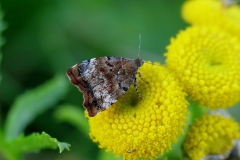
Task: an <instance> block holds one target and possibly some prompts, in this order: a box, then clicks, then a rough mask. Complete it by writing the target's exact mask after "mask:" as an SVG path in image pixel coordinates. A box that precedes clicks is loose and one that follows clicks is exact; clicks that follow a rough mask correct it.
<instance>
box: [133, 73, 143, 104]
mask: <svg viewBox="0 0 240 160" xmlns="http://www.w3.org/2000/svg"><path fill="white" fill-rule="evenodd" d="M137 83H138V80H137V78H136V77H135V78H134V89H135V91H136V92H137V94H138V97H139V98H140V99H142V96H141V95H140V93H139V92H138V89H137Z"/></svg>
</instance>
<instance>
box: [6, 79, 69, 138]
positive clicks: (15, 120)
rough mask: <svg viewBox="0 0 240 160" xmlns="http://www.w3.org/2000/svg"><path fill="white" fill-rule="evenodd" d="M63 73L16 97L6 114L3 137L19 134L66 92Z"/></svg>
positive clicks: (66, 84) (66, 82) (65, 81)
mask: <svg viewBox="0 0 240 160" xmlns="http://www.w3.org/2000/svg"><path fill="white" fill-rule="evenodd" d="M67 86H68V81H67V78H66V76H65V75H57V76H55V77H54V78H53V79H51V80H49V81H48V82H45V83H44V84H42V85H40V86H38V87H36V88H34V89H32V90H29V91H27V92H25V93H24V94H22V95H20V96H19V97H17V99H16V100H15V102H14V104H13V105H12V107H11V110H10V111H9V113H8V115H7V120H6V123H5V128H4V129H5V130H4V131H5V132H4V133H5V138H6V139H8V140H9V139H13V138H15V137H17V136H19V135H20V134H21V133H22V132H23V130H24V129H25V127H26V126H27V125H28V124H29V123H30V122H32V121H33V119H34V118H35V117H36V116H38V115H39V114H41V113H43V112H44V111H46V110H47V109H49V108H50V107H52V106H53V105H54V104H56V103H57V102H58V101H59V100H60V99H61V98H62V97H63V96H64V95H65V93H66V92H67V90H68V89H67Z"/></svg>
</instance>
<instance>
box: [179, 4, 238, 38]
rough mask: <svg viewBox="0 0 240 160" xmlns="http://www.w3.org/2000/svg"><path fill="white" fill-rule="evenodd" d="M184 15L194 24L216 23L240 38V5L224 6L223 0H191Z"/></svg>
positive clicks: (184, 9)
mask: <svg viewBox="0 0 240 160" xmlns="http://www.w3.org/2000/svg"><path fill="white" fill-rule="evenodd" d="M182 17H183V18H184V20H185V21H187V22H189V23H190V24H193V25H211V26H212V25H216V26H218V27H221V28H222V29H224V30H226V31H228V32H230V33H232V34H233V35H235V36H238V37H239V38H240V6H239V5H232V6H230V7H226V6H224V4H223V2H222V0H189V1H186V2H185V3H184V5H183V7H182Z"/></svg>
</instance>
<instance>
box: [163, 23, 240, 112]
mask: <svg viewBox="0 0 240 160" xmlns="http://www.w3.org/2000/svg"><path fill="white" fill-rule="evenodd" d="M239 44H240V41H239V40H237V38H235V37H233V36H232V35H231V34H228V33H226V32H224V31H223V30H221V29H219V28H216V27H204V26H193V27H189V28H187V29H186V30H184V31H181V32H180V33H179V34H178V35H177V37H176V38H172V39H171V44H170V45H169V46H168V47H167V50H168V51H167V53H166V54H165V56H166V57H167V59H166V63H167V65H168V67H169V68H170V69H171V70H172V71H173V72H174V73H175V75H176V76H177V77H178V78H179V79H180V82H181V83H182V84H183V85H184V88H185V89H186V92H187V94H188V96H189V97H190V98H191V99H193V100H195V101H197V102H199V103H200V104H201V105H205V106H207V107H210V108H214V109H215V108H227V107H229V106H233V105H235V104H236V103H237V102H239V100H240V76H239V75H240V45H239Z"/></svg>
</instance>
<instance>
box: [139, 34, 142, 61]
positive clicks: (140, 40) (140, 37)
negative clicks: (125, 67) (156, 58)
mask: <svg viewBox="0 0 240 160" xmlns="http://www.w3.org/2000/svg"><path fill="white" fill-rule="evenodd" d="M141 42H142V36H141V33H139V45H138V58H139V55H140V49H141Z"/></svg>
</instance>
